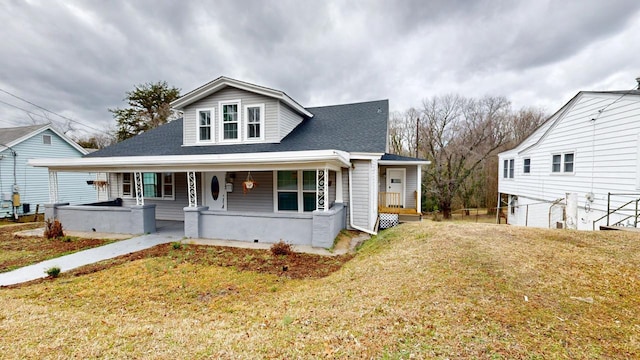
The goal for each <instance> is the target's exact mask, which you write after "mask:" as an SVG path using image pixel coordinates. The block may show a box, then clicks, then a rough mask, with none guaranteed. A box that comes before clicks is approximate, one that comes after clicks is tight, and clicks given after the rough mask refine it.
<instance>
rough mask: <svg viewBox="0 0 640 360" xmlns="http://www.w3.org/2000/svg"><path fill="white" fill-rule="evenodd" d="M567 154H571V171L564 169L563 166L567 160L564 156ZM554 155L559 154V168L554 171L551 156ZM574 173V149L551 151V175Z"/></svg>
mask: <svg viewBox="0 0 640 360" xmlns="http://www.w3.org/2000/svg"><path fill="white" fill-rule="evenodd" d="M567 155H573V161H572V162H571V163H572V166H571V171H566V170H565V167H566V164H567V162H566V161H565V160H566V156H567ZM554 156H560V170H559V171H554V170H553V157H554ZM575 173H576V152H575V151H565V152H557V153H553V154H551V174H552V175H573V174H575Z"/></svg>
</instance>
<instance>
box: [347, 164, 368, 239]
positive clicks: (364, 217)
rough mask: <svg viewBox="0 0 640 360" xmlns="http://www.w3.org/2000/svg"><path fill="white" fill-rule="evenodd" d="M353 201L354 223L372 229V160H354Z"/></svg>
mask: <svg viewBox="0 0 640 360" xmlns="http://www.w3.org/2000/svg"><path fill="white" fill-rule="evenodd" d="M352 164H353V166H354V167H353V170H352V176H353V179H352V182H351V184H352V187H353V188H352V191H353V194H352V201H353V203H352V204H350V205H351V206H350V208H351V211H353V224H354V225H356V226H359V227H363V228H365V229H370V228H371V227H372V226H371V221H370V219H369V213H370V212H371V201H370V196H371V190H370V189H371V187H370V184H371V181H372V180H371V162H370V161H366V160H354V161H352Z"/></svg>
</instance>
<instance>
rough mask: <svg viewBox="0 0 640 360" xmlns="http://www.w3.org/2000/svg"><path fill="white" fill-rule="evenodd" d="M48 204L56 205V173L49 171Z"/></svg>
mask: <svg viewBox="0 0 640 360" xmlns="http://www.w3.org/2000/svg"><path fill="white" fill-rule="evenodd" d="M49 202H50V203H51V204H56V203H58V172H57V171H51V170H49Z"/></svg>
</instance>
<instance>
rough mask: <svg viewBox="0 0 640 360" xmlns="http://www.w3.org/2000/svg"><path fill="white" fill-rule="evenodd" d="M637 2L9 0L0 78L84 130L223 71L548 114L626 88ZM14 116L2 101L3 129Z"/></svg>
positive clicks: (292, 86) (344, 92) (281, 82)
mask: <svg viewBox="0 0 640 360" xmlns="http://www.w3.org/2000/svg"><path fill="white" fill-rule="evenodd" d="M639 10H640V3H638V2H637V1H635V0H616V1H609V2H601V1H596V0H594V1H563V2H559V1H550V0H548V1H533V2H532V1H507V0H503V1H500V0H495V1H493V0H485V1H464V0H459V1H445V0H441V1H428V2H425V1H370V2H344V1H326V2H325V1H294V0H287V1H216V2H208V1H183V2H172V1H167V2H164V1H108V2H85V1H64V2H48V1H47V2H44V1H43V2H37V1H36V2H21V1H10V2H4V3H2V4H0V23H2V24H3V29H2V30H1V34H2V37H3V46H2V48H1V49H0V68H1V69H2V70H1V71H0V88H1V89H5V90H7V91H10V92H12V93H15V94H17V95H19V96H21V97H24V98H26V99H29V100H30V101H32V102H34V103H36V104H39V105H41V106H44V107H46V108H48V109H50V110H52V111H55V112H58V113H61V114H64V115H65V116H70V117H72V118H74V119H78V120H81V121H83V122H85V123H87V124H92V126H94V127H105V126H107V125H113V121H112V118H111V114H110V113H109V112H108V111H107V109H108V108H114V107H118V106H120V107H121V106H124V103H123V102H122V99H123V97H124V96H125V92H126V91H128V90H130V89H132V88H133V86H134V85H135V84H140V83H144V82H150V81H158V80H166V81H167V82H169V83H170V84H171V85H174V86H178V87H180V88H182V90H183V92H187V91H190V90H192V89H193V88H195V87H197V86H200V85H202V84H204V83H206V82H208V81H210V80H212V79H214V78H216V77H217V76H220V75H226V76H231V77H235V78H238V79H241V80H245V81H250V82H254V83H257V84H261V85H265V86H269V87H273V88H277V89H280V90H283V91H285V92H287V93H288V94H289V95H290V96H292V97H293V98H295V99H296V100H298V101H299V102H301V103H302V104H304V105H307V106H316V105H326V104H333V103H339V102H351V101H366V100H372V99H379V98H389V99H390V101H391V106H392V109H394V110H403V109H405V108H407V107H409V106H419V105H420V103H421V100H422V99H423V98H425V97H428V96H433V95H438V94H443V93H448V92H460V93H465V95H468V96H482V95H484V94H492V95H505V96H507V97H508V98H510V99H512V100H513V102H514V105H517V106H525V105H545V106H548V107H551V108H550V109H549V110H555V109H554V108H553V107H555V106H560V105H561V104H562V102H563V101H566V100H567V96H570V95H572V94H575V92H577V91H579V90H585V89H592V88H590V87H591V86H601V87H604V89H606V88H611V87H616V88H627V87H630V85H632V84H633V83H632V81H633V78H634V77H635V75H638V74H640V70H639V69H637V67H635V66H634V65H635V63H636V61H635V59H634V57H633V54H634V53H635V52H637V49H634V47H637V45H636V44H638V43H639V42H638V41H640V39H639V37H638V35H636V34H637V33H639V32H640V25H639V24H640V14H639ZM625 45H626V46H625ZM0 101H4V102H9V103H12V104H14V105H18V106H21V107H25V108H28V109H29V110H32V111H34V112H38V113H42V112H41V111H39V110H36V109H35V108H34V107H32V106H30V105H28V104H25V103H21V102H20V101H18V100H16V99H14V98H11V97H9V96H6V94H0ZM49 117H52V115H49ZM53 118H55V117H53ZM25 121H30V119H29V118H28V116H26V114H25V113H24V112H23V111H19V110H16V109H15V108H12V107H10V106H7V105H5V104H2V103H0V126H7V125H10V124H17V123H20V122H25ZM87 130H88V131H91V130H90V129H87Z"/></svg>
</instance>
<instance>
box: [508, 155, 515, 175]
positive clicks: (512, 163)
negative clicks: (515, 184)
mask: <svg viewBox="0 0 640 360" xmlns="http://www.w3.org/2000/svg"><path fill="white" fill-rule="evenodd" d="M514 173H515V160H514V159H511V160H509V178H510V179H513V175H514Z"/></svg>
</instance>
